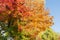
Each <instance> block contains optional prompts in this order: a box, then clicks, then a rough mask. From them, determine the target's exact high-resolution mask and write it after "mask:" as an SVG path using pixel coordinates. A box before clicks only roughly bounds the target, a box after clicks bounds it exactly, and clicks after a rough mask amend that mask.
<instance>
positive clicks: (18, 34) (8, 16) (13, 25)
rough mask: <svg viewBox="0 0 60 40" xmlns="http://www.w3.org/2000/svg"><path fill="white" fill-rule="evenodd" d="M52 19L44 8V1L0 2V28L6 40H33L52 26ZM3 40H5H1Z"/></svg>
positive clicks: (16, 0)
mask: <svg viewBox="0 0 60 40" xmlns="http://www.w3.org/2000/svg"><path fill="white" fill-rule="evenodd" d="M52 19H53V17H52V16H50V15H49V11H48V10H46V9H45V8H44V1H42V0H41V2H40V3H39V2H38V1H37V0H35V1H33V2H32V0H0V26H1V31H0V33H1V32H2V30H3V34H2V33H1V34H2V35H3V36H1V37H0V38H2V37H4V38H6V40H8V38H10V39H11V40H12V39H14V40H35V39H36V36H37V35H38V34H39V33H40V32H43V31H45V30H46V29H47V28H50V26H52V25H53V20H52ZM1 40H5V39H1Z"/></svg>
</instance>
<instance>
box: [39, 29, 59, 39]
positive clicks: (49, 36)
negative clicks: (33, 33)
mask: <svg viewBox="0 0 60 40" xmlns="http://www.w3.org/2000/svg"><path fill="white" fill-rule="evenodd" d="M38 36H39V37H40V38H41V39H42V40H58V35H57V33H55V32H54V31H53V30H52V29H51V28H49V29H47V30H46V31H45V32H43V34H39V35H38Z"/></svg>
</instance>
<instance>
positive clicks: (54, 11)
mask: <svg viewBox="0 0 60 40" xmlns="http://www.w3.org/2000/svg"><path fill="white" fill-rule="evenodd" d="M45 6H46V8H49V9H50V14H51V15H52V16H54V25H53V26H52V29H53V30H54V31H55V32H59V33H60V0H46V5H45Z"/></svg>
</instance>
